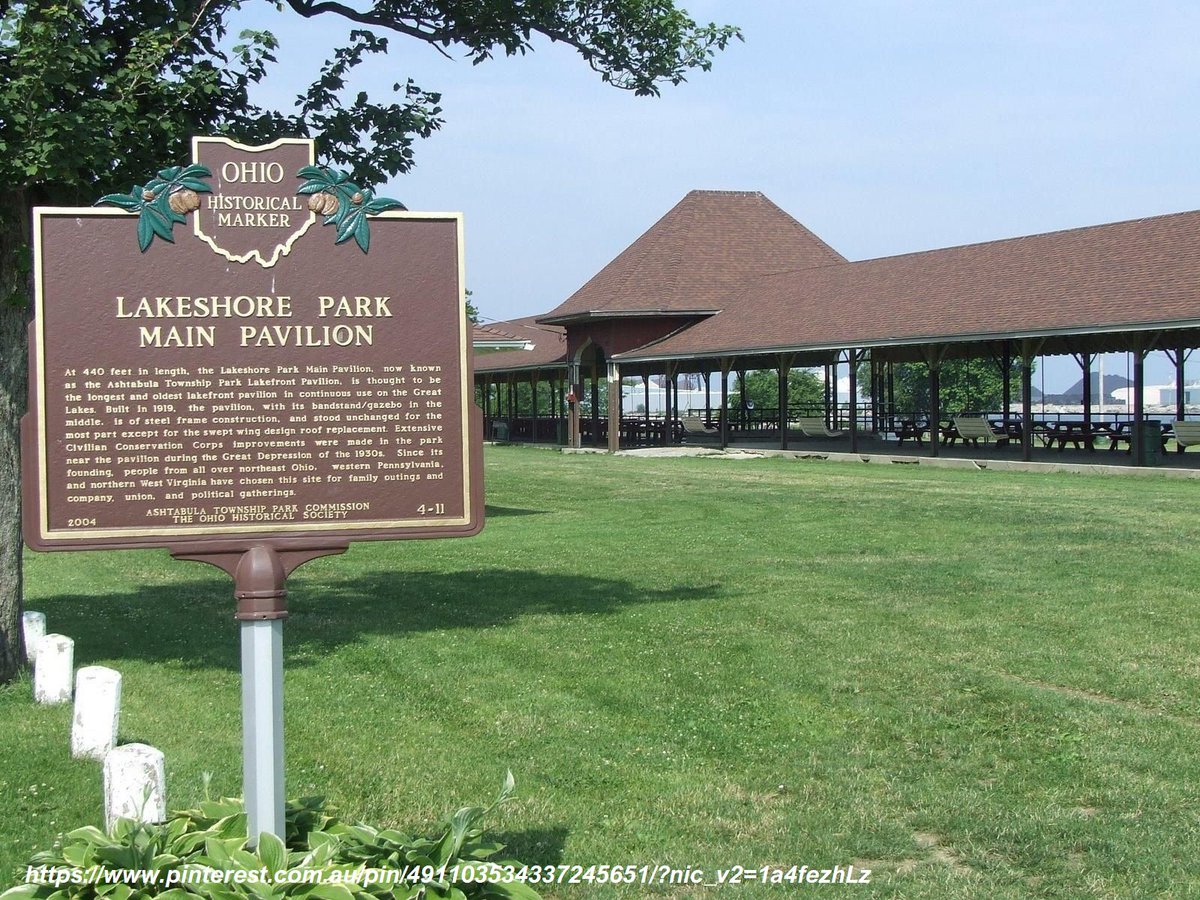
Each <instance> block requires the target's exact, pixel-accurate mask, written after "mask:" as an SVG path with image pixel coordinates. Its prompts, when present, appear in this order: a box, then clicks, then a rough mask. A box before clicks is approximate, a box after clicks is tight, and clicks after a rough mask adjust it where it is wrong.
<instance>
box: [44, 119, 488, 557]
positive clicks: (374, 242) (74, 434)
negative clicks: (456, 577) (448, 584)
mask: <svg viewBox="0 0 1200 900" xmlns="http://www.w3.org/2000/svg"><path fill="white" fill-rule="evenodd" d="M195 154H196V159H195V161H194V162H195V164H197V165H203V166H204V167H205V168H206V169H207V170H208V171H209V172H211V190H210V191H209V192H200V193H198V194H197V193H196V192H187V191H186V189H184V188H181V187H180V186H179V185H178V184H174V185H173V187H172V186H168V189H173V190H174V191H176V192H177V193H178V195H179V196H178V197H176V196H172V198H171V199H172V205H171V209H173V210H175V211H176V212H177V213H179V212H180V211H182V213H183V216H184V218H185V219H191V221H187V222H186V223H185V222H184V221H183V220H182V219H178V218H176V219H175V220H173V221H174V222H175V224H176V225H177V226H178V227H174V230H173V232H172V231H169V230H168V231H167V235H168V237H167V238H164V237H163V235H162V230H163V228H164V227H165V226H163V225H162V222H161V221H158V222H152V223H150V224H151V225H154V226H155V227H156V228H157V229H158V231H157V232H156V233H155V234H154V235H153V236H152V238H151V239H150V240H149V245H148V246H146V247H145V249H144V250H143V249H141V248H140V247H139V240H140V239H143V238H144V237H145V235H144V234H143V231H144V230H145V229H146V228H149V226H148V225H146V223H145V221H144V220H145V218H146V216H147V215H150V214H151V213H153V210H151V211H149V212H147V211H143V212H142V213H141V215H140V216H139V213H138V212H136V211H130V212H126V211H122V210H120V209H116V210H113V209H95V208H88V209H63V208H41V209H37V210H35V213H34V268H35V279H36V281H35V303H36V310H35V312H36V314H35V319H34V322H33V325H32V327H31V333H30V346H31V354H30V357H31V363H30V404H31V405H30V413H29V415H28V416H27V417H26V419H25V422H24V423H23V424H24V454H25V467H24V468H25V476H24V488H25V519H24V530H25V539H26V542H27V543H28V544H29V545H30V546H31V547H33V548H35V549H38V550H53V549H101V548H115V547H162V546H169V547H172V548H181V547H183V548H198V549H201V550H203V549H204V548H208V549H211V550H212V551H213V552H222V551H234V550H237V549H239V548H242V547H246V546H250V545H252V544H256V543H259V544H261V543H271V544H272V545H274V546H276V547H278V548H280V549H287V548H292V549H299V548H304V547H310V546H318V545H322V544H345V543H346V542H348V541H352V540H369V539H377V540H394V539H401V538H411V537H441V536H460V535H469V534H474V533H476V532H478V531H479V530H480V529H481V528H482V527H483V499H482V497H483V494H482V465H481V446H482V441H481V435H480V423H479V417H478V410H477V409H476V408H475V405H474V400H473V394H472V387H471V384H472V379H471V356H470V340H469V329H468V323H467V319H466V314H465V304H464V286H463V243H462V239H463V234H462V232H463V226H462V219H461V216H460V215H458V214H456V213H445V214H443V213H409V212H399V211H383V212H378V213H372V214H370V215H368V214H367V213H366V212H363V211H362V210H358V209H357V208H356V209H354V210H351V208H350V205H352V204H368V203H370V202H371V201H372V195H370V194H369V192H362V191H358V190H357V189H355V193H354V194H353V199H349V198H350V194H345V195H344V196H343V197H342V212H343V218H342V219H340V220H338V221H336V222H335V221H332V219H333V216H332V215H331V214H330V206H329V205H325V206H322V200H321V197H322V196H324V195H318V199H317V200H312V199H311V198H312V197H313V193H312V192H311V191H310V192H309V193H308V194H307V195H305V194H301V193H297V191H298V190H299V189H300V187H301V185H302V184H303V176H300V177H299V178H298V176H297V172H298V171H299V170H300V169H301V168H303V167H305V166H311V162H312V146H311V143H310V142H308V141H279V142H276V143H275V144H272V145H269V146H267V147H261V148H247V147H241V146H239V145H236V144H233V143H232V142H229V141H225V140H220V139H208V138H200V139H197V140H196V142H195ZM161 174H165V173H160V175H161ZM351 187H352V188H353V186H351ZM330 191H331V193H330V195H329V196H335V193H334V192H333V189H332V188H331V189H330ZM153 194H154V191H149V190H148V191H146V192H145V196H146V197H152V196H153ZM131 196H132V197H133V200H134V201H137V200H138V195H137V194H136V193H134V194H131ZM382 202H386V201H382ZM197 204H198V208H197ZM158 208H159V209H164V207H162V206H161V203H160V206H159V207H158ZM370 208H371V207H368V206H364V209H370ZM314 209H315V210H316V211H315V212H314V211H313V210H314ZM350 211H353V212H355V213H356V214H357V213H361V215H360V216H359V218H357V219H352V220H351V219H347V218H346V217H345V214H346V213H347V212H350ZM323 219H329V220H330V221H327V222H326V223H324V224H323V221H322V220H323ZM343 222H348V223H349V224H347V225H346V226H345V227H343ZM356 223H357V224H356ZM168 224H169V222H168ZM351 226H355V227H351ZM347 229H349V230H347ZM343 233H344V234H343ZM339 237H341V238H342V240H341V242H340V243H339V242H336V241H337V239H338V238H339ZM368 239H369V245H368V243H367V241H368ZM172 241H173V242H172Z"/></svg>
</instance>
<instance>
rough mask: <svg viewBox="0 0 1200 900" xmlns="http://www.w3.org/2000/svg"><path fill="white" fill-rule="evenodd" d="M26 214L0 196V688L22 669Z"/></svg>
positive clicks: (18, 200)
mask: <svg viewBox="0 0 1200 900" xmlns="http://www.w3.org/2000/svg"><path fill="white" fill-rule="evenodd" d="M29 215H30V212H29V209H28V207H27V206H26V204H25V200H24V196H23V195H21V194H19V193H18V194H11V193H8V194H4V195H3V196H0V684H4V683H6V682H8V681H11V680H12V679H13V677H14V676H15V675H16V674H17V672H18V670H19V669H20V668H21V666H23V665H24V664H25V640H24V629H23V628H22V627H21V553H22V551H23V549H24V545H23V543H22V540H21V441H20V425H21V416H22V415H23V414H24V412H25V405H26V397H27V383H26V381H27V376H28V370H27V367H26V359H27V357H26V351H27V346H26V336H25V326H26V322H27V321H28V309H29V302H28V277H29V276H28V272H29V267H28V260H29V226H30V220H29Z"/></svg>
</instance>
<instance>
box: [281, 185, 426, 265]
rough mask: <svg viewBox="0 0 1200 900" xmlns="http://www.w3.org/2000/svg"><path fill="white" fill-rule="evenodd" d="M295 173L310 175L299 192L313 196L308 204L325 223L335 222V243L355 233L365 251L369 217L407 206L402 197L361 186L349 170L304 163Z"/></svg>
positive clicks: (369, 243)
mask: <svg viewBox="0 0 1200 900" xmlns="http://www.w3.org/2000/svg"><path fill="white" fill-rule="evenodd" d="M296 177H297V178H305V179H307V181H305V182H304V184H302V185H301V186H300V188H299V190H298V191H297V193H300V194H308V195H309V196H310V199H309V205H308V208H309V209H311V210H312V211H313V212H315V213H318V214H320V215H323V216H324V217H325V221H324V222H323V223H322V224H324V225H334V226H336V230H337V237H336V238H335V240H334V243H335V244H341V243H343V242H345V241H348V240H350V238H352V237H353V238H354V241H355V243H357V244H358V246H359V248H360V249H361V250H362V252H363V253H366V252H367V250H368V249H369V248H370V246H371V226H370V224H369V223H368V221H367V217H368V216H374V215H378V214H379V213H381V212H386V211H387V210H389V209H404V208H405V207H404V204H403V203H401V202H400V201H399V200H392V199H390V198H388V197H376V196H375V195H374V194H373V193H372V192H371V191H370V189H369V188H362V187H359V186H358V185H357V184H355V183H354V182H353V181H351V180H350V175H349V173H347V172H337V171H334V170H333V169H328V168H326V167H324V166H305V167H304V168H303V169H301V170H300V171H299V172H297V173H296Z"/></svg>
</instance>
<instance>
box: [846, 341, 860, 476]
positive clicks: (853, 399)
mask: <svg viewBox="0 0 1200 900" xmlns="http://www.w3.org/2000/svg"><path fill="white" fill-rule="evenodd" d="M846 352H847V354H848V355H849V358H850V452H851V453H857V452H858V360H859V356H858V351H857V350H848V351H846Z"/></svg>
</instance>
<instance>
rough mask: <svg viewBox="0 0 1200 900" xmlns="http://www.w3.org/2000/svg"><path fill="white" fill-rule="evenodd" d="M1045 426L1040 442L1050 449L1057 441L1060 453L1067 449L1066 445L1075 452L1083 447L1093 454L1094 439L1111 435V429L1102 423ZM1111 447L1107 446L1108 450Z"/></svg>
mask: <svg viewBox="0 0 1200 900" xmlns="http://www.w3.org/2000/svg"><path fill="white" fill-rule="evenodd" d="M1045 424H1046V428H1045V430H1044V431H1043V432H1042V442H1043V443H1044V444H1045V446H1046V447H1052V446H1054V442H1055V441H1057V442H1058V450H1059V452H1060V453H1061V452H1062V451H1063V450H1065V449H1067V444H1070V445H1071V446H1073V447H1074V448H1075V449H1076V450H1079V449H1080V448H1081V447H1084V448H1087V449H1088V450H1090V451H1092V452H1095V450H1096V438H1098V437H1109V438H1111V435H1112V429H1111V428H1110V427H1109V426H1108V425H1106V424H1105V423H1103V422H1047V423H1045ZM1111 447H1112V445H1111V444H1109V448H1110V449H1111Z"/></svg>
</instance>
